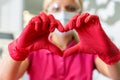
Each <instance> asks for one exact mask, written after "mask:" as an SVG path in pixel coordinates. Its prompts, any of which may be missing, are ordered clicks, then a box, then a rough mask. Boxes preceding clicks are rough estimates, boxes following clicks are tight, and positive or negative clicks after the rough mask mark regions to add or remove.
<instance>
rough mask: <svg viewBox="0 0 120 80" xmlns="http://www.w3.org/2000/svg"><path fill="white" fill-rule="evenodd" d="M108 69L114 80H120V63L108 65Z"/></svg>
mask: <svg viewBox="0 0 120 80" xmlns="http://www.w3.org/2000/svg"><path fill="white" fill-rule="evenodd" d="M107 68H108V73H109V77H110V78H111V79H112V80H120V61H119V62H117V63H115V64H113V65H107Z"/></svg>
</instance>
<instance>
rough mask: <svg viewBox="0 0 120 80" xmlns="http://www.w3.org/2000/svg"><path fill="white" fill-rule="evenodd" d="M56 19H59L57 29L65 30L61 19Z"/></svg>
mask: <svg viewBox="0 0 120 80" xmlns="http://www.w3.org/2000/svg"><path fill="white" fill-rule="evenodd" d="M56 21H57V24H58V26H57V29H58V30H59V31H60V32H64V28H63V25H62V24H61V23H60V21H59V20H56Z"/></svg>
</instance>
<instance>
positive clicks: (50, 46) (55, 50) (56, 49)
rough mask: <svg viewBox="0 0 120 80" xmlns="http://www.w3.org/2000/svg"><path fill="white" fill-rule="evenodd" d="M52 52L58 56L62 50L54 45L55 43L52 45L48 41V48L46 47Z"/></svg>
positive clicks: (61, 54) (61, 53)
mask: <svg viewBox="0 0 120 80" xmlns="http://www.w3.org/2000/svg"><path fill="white" fill-rule="evenodd" d="M48 49H49V50H50V51H51V52H52V53H54V54H56V55H59V56H61V57H62V56H63V52H62V51H61V50H60V49H59V48H58V47H56V46H55V45H53V44H52V43H49V48H48Z"/></svg>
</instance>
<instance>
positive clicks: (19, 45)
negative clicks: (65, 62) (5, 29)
mask: <svg viewBox="0 0 120 80" xmlns="http://www.w3.org/2000/svg"><path fill="white" fill-rule="evenodd" d="M55 28H58V30H59V31H63V27H62V25H61V24H60V23H59V22H58V21H56V20H55V19H54V17H53V16H52V15H46V14H45V13H43V12H41V13H40V14H39V15H38V16H35V17H33V18H32V19H31V20H30V21H29V23H28V25H27V26H26V27H25V28H24V30H23V31H22V33H21V35H20V36H19V37H18V38H17V39H16V40H14V41H13V42H11V43H10V44H9V46H8V49H9V53H10V56H11V57H12V58H13V59H14V60H17V61H22V60H24V59H25V58H26V57H27V56H28V54H29V53H30V52H32V51H35V50H40V49H48V50H50V51H51V52H53V53H55V54H57V55H60V56H62V52H61V50H60V49H59V48H57V47H56V46H55V45H53V44H52V43H51V42H50V41H49V40H48V36H49V34H50V32H52V31H54V29H55Z"/></svg>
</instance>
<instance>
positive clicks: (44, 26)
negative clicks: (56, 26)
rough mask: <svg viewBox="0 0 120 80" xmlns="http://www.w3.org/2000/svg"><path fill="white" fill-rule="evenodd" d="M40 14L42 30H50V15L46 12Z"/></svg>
mask: <svg viewBox="0 0 120 80" xmlns="http://www.w3.org/2000/svg"><path fill="white" fill-rule="evenodd" d="M39 16H40V18H41V20H42V30H49V26H50V24H49V23H50V21H49V18H48V16H47V15H46V14H45V13H44V12H41V13H40V14H39Z"/></svg>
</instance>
